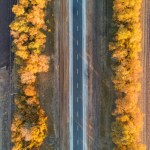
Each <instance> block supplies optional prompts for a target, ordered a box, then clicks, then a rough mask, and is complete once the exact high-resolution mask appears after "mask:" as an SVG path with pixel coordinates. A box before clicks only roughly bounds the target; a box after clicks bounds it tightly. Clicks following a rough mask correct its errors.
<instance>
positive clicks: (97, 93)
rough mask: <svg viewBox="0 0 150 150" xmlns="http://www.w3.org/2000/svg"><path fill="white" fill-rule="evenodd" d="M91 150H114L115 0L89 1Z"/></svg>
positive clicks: (89, 141) (89, 128) (89, 136)
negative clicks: (111, 45) (110, 47)
mask: <svg viewBox="0 0 150 150" xmlns="http://www.w3.org/2000/svg"><path fill="white" fill-rule="evenodd" d="M87 17H88V37H87V38H88V41H87V49H88V62H89V102H88V118H89V119H88V129H87V131H88V149H89V150H99V149H100V150H112V147H113V143H112V141H111V122H112V119H113V118H112V115H111V113H112V109H113V105H114V92H113V85H112V82H111V77H112V71H111V66H110V53H109V51H108V43H109V40H110V36H109V35H110V32H111V31H110V30H109V29H110V26H111V18H112V0H93V1H90V0H89V1H88V8H87Z"/></svg>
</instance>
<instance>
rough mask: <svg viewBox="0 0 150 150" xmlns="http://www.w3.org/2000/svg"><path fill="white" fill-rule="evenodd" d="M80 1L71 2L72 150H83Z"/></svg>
mask: <svg viewBox="0 0 150 150" xmlns="http://www.w3.org/2000/svg"><path fill="white" fill-rule="evenodd" d="M82 42H83V41H82V0H74V1H73V149H74V150H82V149H83V98H82V97H83V96H82V93H83V91H82V84H83V79H82V64H83V63H82V50H83V49H82Z"/></svg>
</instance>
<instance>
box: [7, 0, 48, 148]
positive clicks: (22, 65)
mask: <svg viewBox="0 0 150 150" xmlns="http://www.w3.org/2000/svg"><path fill="white" fill-rule="evenodd" d="M46 5H47V0H20V1H19V3H18V4H17V5H14V6H13V9H12V11H13V12H14V14H15V19H14V21H13V22H12V23H11V25H10V28H11V35H12V36H13V39H14V40H13V52H14V53H15V64H16V67H17V73H18V94H17V95H16V96H15V99H14V102H15V112H14V117H13V120H12V126H11V131H12V143H13V148H12V149H13V150H30V149H32V150H33V149H39V148H38V147H40V145H41V144H42V143H43V140H44V139H45V137H46V135H47V123H46V121H47V117H46V116H45V113H44V110H42V108H41V106H40V101H39V96H38V90H37V83H38V80H37V75H38V73H41V72H47V71H48V69H49V57H48V56H46V55H43V54H42V53H43V50H44V47H45V42H46V34H45V33H46V30H47V27H46V24H45V15H46V10H45V9H46Z"/></svg>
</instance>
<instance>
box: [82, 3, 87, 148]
mask: <svg viewBox="0 0 150 150" xmlns="http://www.w3.org/2000/svg"><path fill="white" fill-rule="evenodd" d="M82 15H83V22H82V30H83V33H82V48H83V51H82V53H83V55H82V56H83V67H82V68H83V69H82V78H83V84H82V91H83V150H87V101H88V82H87V54H86V0H83V3H82Z"/></svg>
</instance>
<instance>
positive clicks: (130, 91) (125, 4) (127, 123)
mask: <svg viewBox="0 0 150 150" xmlns="http://www.w3.org/2000/svg"><path fill="white" fill-rule="evenodd" d="M141 2H142V0H114V2H113V19H114V20H113V21H114V25H115V30H116V32H115V34H114V36H113V39H112V42H110V44H109V50H110V51H111V53H112V60H113V62H114V64H113V68H112V69H113V71H114V77H113V80H112V81H113V83H114V88H115V91H116V97H117V98H116V108H115V110H114V111H113V116H114V117H115V122H113V123H112V140H113V142H114V144H115V148H114V149H115V150H137V149H140V150H145V149H146V147H145V145H143V144H142V143H141V137H140V136H141V131H142V128H143V114H142V111H141V109H140V107H139V103H138V100H139V95H140V91H141V82H140V78H141V76H140V73H141V70H142V68H141V62H140V60H139V55H140V52H141V50H142V48H141V38H142V33H141V24H140V16H139V15H140V8H141ZM114 60H115V61H114Z"/></svg>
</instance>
